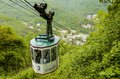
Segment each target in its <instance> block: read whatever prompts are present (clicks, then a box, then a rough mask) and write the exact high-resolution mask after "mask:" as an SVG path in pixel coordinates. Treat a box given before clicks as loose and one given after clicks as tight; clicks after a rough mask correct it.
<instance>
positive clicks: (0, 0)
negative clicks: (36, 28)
mask: <svg viewBox="0 0 120 79" xmlns="http://www.w3.org/2000/svg"><path fill="white" fill-rule="evenodd" d="M0 2H2V3H4V4H6V5H7V6H10V7H12V8H14V9H16V10H18V8H16V7H13V6H11V5H10V4H8V3H6V2H4V1H2V0H0ZM19 11H21V12H23V13H26V14H28V13H27V12H24V11H22V10H20V9H19ZM28 15H30V14H28Z"/></svg>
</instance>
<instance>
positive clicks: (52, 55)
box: [51, 47, 56, 61]
mask: <svg viewBox="0 0 120 79" xmlns="http://www.w3.org/2000/svg"><path fill="white" fill-rule="evenodd" d="M54 60H56V47H54V48H52V49H51V61H54Z"/></svg>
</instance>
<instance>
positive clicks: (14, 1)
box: [0, 0, 65, 27]
mask: <svg viewBox="0 0 120 79" xmlns="http://www.w3.org/2000/svg"><path fill="white" fill-rule="evenodd" d="M0 1H1V0H0ZM9 1H11V2H12V3H14V4H16V5H18V6H19V7H21V8H23V9H25V10H27V11H29V12H31V13H32V14H34V15H37V14H36V13H34V12H32V11H31V10H28V9H27V8H25V7H23V6H22V5H20V4H19V3H16V2H15V1H13V0H9ZM20 1H21V2H22V3H23V1H22V0H20ZM24 1H25V2H26V3H27V4H28V5H29V8H30V6H31V9H32V7H33V6H32V5H31V4H30V3H29V2H28V1H27V0H24ZM43 1H44V0H43ZM1 2H2V3H4V4H6V5H8V6H10V7H12V8H14V9H16V10H18V8H16V7H13V6H11V5H10V4H8V3H5V2H4V1H1ZM25 2H24V3H25ZM44 2H45V1H44ZM45 3H46V2H45ZM27 4H26V6H28V5H27ZM33 8H34V7H33ZM32 10H33V9H32ZM19 11H22V10H20V9H19ZM22 12H24V11H22ZM24 13H27V12H24ZM27 14H28V13H27ZM37 16H38V15H37ZM53 22H54V23H55V24H57V25H59V26H62V27H65V26H63V25H61V24H59V23H57V22H56V21H53Z"/></svg>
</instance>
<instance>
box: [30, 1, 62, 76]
mask: <svg viewBox="0 0 120 79" xmlns="http://www.w3.org/2000/svg"><path fill="white" fill-rule="evenodd" d="M34 8H35V10H36V11H38V12H39V13H40V16H41V17H42V18H43V19H45V20H46V21H47V29H46V34H43V35H42V34H41V35H39V36H37V37H35V38H33V39H32V40H31V42H30V46H31V53H32V65H33V69H34V71H35V72H36V73H41V74H45V73H49V72H51V71H53V70H55V69H56V68H57V67H58V65H59V54H58V44H59V40H60V38H59V37H57V36H54V35H53V33H52V20H53V16H54V12H51V11H49V13H46V11H45V9H47V4H46V3H41V4H40V5H38V4H35V5H34Z"/></svg>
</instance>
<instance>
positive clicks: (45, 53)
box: [43, 49, 50, 64]
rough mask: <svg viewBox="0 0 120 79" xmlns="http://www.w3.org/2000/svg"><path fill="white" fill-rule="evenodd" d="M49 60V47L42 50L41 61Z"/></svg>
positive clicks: (47, 61) (46, 61)
mask: <svg viewBox="0 0 120 79" xmlns="http://www.w3.org/2000/svg"><path fill="white" fill-rule="evenodd" d="M49 62H50V49H47V50H43V63H44V64H46V63H49Z"/></svg>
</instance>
